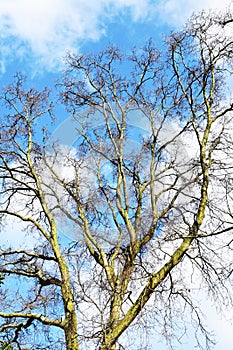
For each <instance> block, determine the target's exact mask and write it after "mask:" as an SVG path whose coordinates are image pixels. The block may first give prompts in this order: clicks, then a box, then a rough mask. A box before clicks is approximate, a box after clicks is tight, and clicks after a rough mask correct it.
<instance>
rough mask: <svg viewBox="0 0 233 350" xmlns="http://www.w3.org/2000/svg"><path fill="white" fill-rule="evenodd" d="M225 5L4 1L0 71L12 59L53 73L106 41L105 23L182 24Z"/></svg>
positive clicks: (149, 0) (179, 0)
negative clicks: (73, 55)
mask: <svg viewBox="0 0 233 350" xmlns="http://www.w3.org/2000/svg"><path fill="white" fill-rule="evenodd" d="M225 3H227V1H225V0H212V1H211V0H206V1H205V2H204V4H203V1H202V0H196V1H195V0H167V1H156V0H144V1H138V0H118V1H115V0H98V1H96V0H87V1H83V0H49V1H48V0H40V1H31V0H8V1H1V3H0V33H1V34H0V45H1V50H0V70H1V71H4V69H5V65H6V62H10V61H13V60H14V59H15V58H17V59H18V60H22V61H24V62H27V64H30V63H32V62H33V64H34V65H35V64H36V66H37V67H38V68H40V67H43V68H45V67H46V68H47V69H48V70H51V69H54V68H58V66H59V65H61V62H62V60H61V58H62V57H64V56H65V54H66V52H67V51H74V50H77V49H78V48H79V47H80V46H81V45H82V44H83V42H86V41H88V40H95V41H97V40H99V39H100V38H101V37H102V36H103V35H107V32H108V24H109V22H110V21H111V20H115V19H116V18H120V19H121V21H122V20H124V19H125V20H126V21H129V20H130V21H132V22H137V21H146V20H149V19H150V20H151V19H153V20H154V21H156V23H158V20H159V19H160V20H161V21H163V22H166V23H167V24H173V25H174V24H175V25H177V24H180V23H181V22H182V23H183V22H184V21H185V20H186V18H187V17H188V16H189V15H190V13H191V12H193V11H195V10H199V9H201V8H202V7H203V6H205V7H206V8H208V7H216V8H219V7H223V6H225Z"/></svg>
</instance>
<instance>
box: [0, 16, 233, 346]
mask: <svg viewBox="0 0 233 350" xmlns="http://www.w3.org/2000/svg"><path fill="white" fill-rule="evenodd" d="M231 18H232V17H231V16H230V14H229V13H227V15H221V16H219V15H216V14H214V13H211V14H208V15H206V14H205V13H202V14H199V15H196V16H193V17H192V18H191V20H190V22H189V23H188V24H187V26H186V27H185V28H184V30H183V31H181V32H179V33H173V34H171V35H170V37H169V38H168V39H167V41H166V48H167V51H166V54H163V53H161V52H159V50H158V49H156V48H155V46H154V44H153V43H152V42H149V43H147V44H146V45H145V47H143V48H142V49H140V50H136V49H133V50H132V53H131V55H130V56H127V55H123V54H121V53H120V51H119V50H118V49H117V48H114V47H109V48H107V49H106V50H105V51H104V52H101V53H99V54H97V55H88V56H82V55H78V56H76V55H69V56H68V58H67V71H66V73H65V76H64V79H63V80H62V81H61V83H60V84H59V85H58V86H59V91H60V97H61V101H62V103H63V104H65V105H66V107H67V110H68V112H70V113H72V114H73V118H74V119H75V120H76V122H77V140H76V143H75V145H72V147H71V149H69V150H68V148H67V147H65V146H64V145H60V146H59V145H58V144H53V145H50V146H52V147H50V148H49V149H48V148H47V141H46V133H45V132H44V133H40V132H39V131H38V126H37V123H38V121H39V120H40V119H39V118H44V117H45V116H47V115H48V114H50V113H51V110H52V106H51V104H50V102H49V100H48V99H49V97H48V92H47V91H46V90H45V91H43V92H38V91H36V90H33V89H29V90H28V91H26V90H25V88H23V81H22V78H21V77H20V76H18V77H17V81H16V84H13V85H11V86H9V87H7V88H5V91H4V94H3V96H2V99H3V101H4V103H5V105H6V106H7V107H8V108H10V112H9V113H7V114H6V116H5V117H4V119H3V122H2V129H1V130H2V131H1V155H0V162H1V163H0V176H1V188H2V189H1V210H0V213H1V217H2V223H3V225H4V220H5V219H7V218H8V217H15V218H17V219H19V220H20V221H22V222H24V223H25V227H26V228H27V231H28V232H29V234H30V235H36V237H35V239H34V242H35V243H34V246H32V247H30V248H29V249H22V250H13V249H6V247H4V248H2V250H1V270H0V272H1V273H2V274H4V275H5V280H6V282H5V284H4V287H2V297H3V298H4V306H3V308H2V311H1V313H0V317H1V319H2V323H1V328H0V329H1V334H2V341H4V342H5V343H6V342H10V343H13V344H16V346H18V348H19V349H23V346H28V344H29V345H30V346H32V345H33V343H34V340H33V339H34V338H33V334H36V332H38V331H39V332H40V335H39V336H38V338H37V342H35V344H36V346H37V347H36V348H41V349H42V348H48V344H50V345H49V346H50V348H53V346H54V345H52V344H53V342H56V345H55V346H54V349H58V348H59V346H60V348H66V349H68V350H69V349H73V350H74V349H79V348H85V347H86V346H89V347H93V348H98V349H99V350H115V349H123V348H124V342H125V336H124V334H126V333H128V334H129V335H130V332H139V330H140V329H142V330H143V331H145V330H146V329H147V330H148V332H150V328H151V327H152V324H156V325H157V326H160V329H161V333H162V334H163V335H164V336H165V337H166V338H167V340H168V343H170V345H172V343H171V338H172V336H175V337H177V338H179V337H180V333H179V329H178V326H176V325H177V319H178V317H179V314H180V318H181V320H182V312H183V310H185V309H186V308H188V309H189V310H190V314H191V319H192V320H193V321H195V322H196V323H195V328H196V334H197V342H198V345H199V347H200V348H201V347H202V345H201V343H200V342H199V339H200V338H199V336H200V334H199V333H202V334H203V335H204V337H205V339H206V344H205V346H204V348H205V349H206V348H209V345H210V344H211V338H210V337H209V334H208V332H207V330H206V329H205V327H204V324H203V322H202V318H201V313H200V310H199V309H198V307H197V305H195V300H194V299H193V298H192V288H194V287H197V286H198V288H205V289H206V290H207V291H208V292H209V293H210V295H212V296H213V297H214V298H215V300H218V301H220V302H222V301H225V300H226V298H228V300H229V301H230V300H231V295H230V290H229V278H230V276H231V274H232V268H231V266H232V265H231V264H232V238H231V232H232V228H233V221H232V212H231V205H232V187H231V183H232V176H231V168H232V167H231V161H230V159H231V157H232V156H231V149H232V140H231V128H232V121H231V117H232V110H233V104H232V101H231V97H230V96H229V92H228V79H229V77H230V76H231V74H232V58H233V41H232V38H231V36H230V33H229V31H228V26H229V25H231ZM42 120H43V119H42ZM137 125H142V127H141V129H140V130H141V131H140V130H139V129H137V128H136V127H135V126H137ZM133 138H134V139H135V140H136V142H135V143H134V144H133V146H132V145H131V144H130V139H133ZM48 141H49V139H48ZM184 149H186V151H184ZM62 169H63V170H64V169H66V172H63V171H62ZM62 223H63V224H64V223H65V224H66V229H67V230H70V231H72V236H73V237H76V242H73V243H71V245H70V246H69V247H68V248H67V247H66V246H65V243H64V239H62V238H59V235H58V232H59V230H62V229H64V226H62ZM65 233H66V232H65ZM190 275H191V276H193V279H195V278H198V280H199V282H197V281H195V283H193V282H192V278H190ZM13 279H14V280H16V281H18V282H17V283H16V284H15V288H13V290H10V291H9V290H8V287H9V286H8V283H10V282H11V281H12V280H13ZM7 280H9V282H8V283H7ZM12 298H14V299H12ZM12 300H14V302H13V303H12ZM148 318H149V325H148V324H147V322H148ZM77 319H78V321H79V325H77ZM174 320H176V322H174ZM184 327H185V326H184ZM184 329H185V328H184ZM49 330H50V331H49ZM42 332H43V334H44V337H42V334H41V333H42ZM63 333H64V339H63V335H62V334H63ZM134 334H137V333H134ZM136 345H138V347H139V348H140V349H142V345H139V341H136V343H135V344H133V343H132V344H131V343H129V340H128V344H127V348H132V349H133V348H134V347H135V346H136Z"/></svg>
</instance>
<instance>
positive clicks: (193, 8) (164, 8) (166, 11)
mask: <svg viewBox="0 0 233 350" xmlns="http://www.w3.org/2000/svg"><path fill="white" fill-rule="evenodd" d="M227 6H230V1H229V0H205V1H203V0H166V1H162V0H161V1H160V2H159V4H158V6H157V13H158V14H159V17H160V20H161V21H163V22H165V23H167V24H170V25H175V26H180V25H183V24H184V23H185V21H186V20H187V18H188V17H190V16H191V15H192V13H193V12H198V11H201V10H207V11H208V10H209V9H213V10H219V9H225V8H227Z"/></svg>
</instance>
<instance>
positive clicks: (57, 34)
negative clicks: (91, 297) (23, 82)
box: [0, 0, 233, 350]
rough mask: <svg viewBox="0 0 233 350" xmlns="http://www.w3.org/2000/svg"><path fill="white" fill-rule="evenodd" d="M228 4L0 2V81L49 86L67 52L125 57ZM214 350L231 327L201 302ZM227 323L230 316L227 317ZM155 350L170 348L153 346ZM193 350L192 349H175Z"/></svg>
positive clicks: (184, 0) (228, 338) (229, 336)
mask: <svg viewBox="0 0 233 350" xmlns="http://www.w3.org/2000/svg"><path fill="white" fill-rule="evenodd" d="M227 4H229V1H226V0H205V1H203V0H164V1H162V0H158V1H156V0H98V1H97V0H40V1H32V0H0V40H1V50H0V76H1V83H2V85H5V84H7V83H9V82H11V81H12V77H13V75H14V74H15V72H19V71H20V72H22V73H23V74H25V75H26V76H27V77H28V83H29V84H31V85H33V86H51V84H53V82H54V81H55V80H56V79H57V78H58V77H59V75H60V73H61V71H62V69H63V68H64V57H65V55H66V52H80V53H89V52H96V51H98V50H101V49H103V48H104V47H105V46H106V45H108V44H116V45H118V46H119V47H120V48H121V49H122V50H123V52H127V51H129V50H130V48H131V47H132V46H134V45H136V46H139V47H140V46H141V45H143V43H144V42H145V41H146V40H148V39H149V38H152V39H153V40H154V41H155V42H158V43H159V42H161V38H162V36H163V33H168V32H169V31H170V30H173V29H175V30H176V29H178V28H179V27H181V26H182V25H183V24H184V23H185V21H186V19H187V18H188V17H189V16H190V15H191V13H192V12H193V11H199V10H201V9H202V8H203V7H204V8H205V9H207V10H208V8H210V7H211V8H214V9H223V8H224V7H225V6H226V5H227ZM203 305H204V308H205V310H203V311H204V313H206V316H207V323H208V324H209V326H210V329H213V330H215V332H216V339H217V341H218V344H217V345H216V347H215V348H214V349H215V350H222V349H230V348H232V343H233V332H232V331H231V328H232V326H231V325H230V324H229V323H226V321H225V320H221V319H219V318H218V317H217V315H216V312H215V311H214V309H213V308H212V307H211V306H210V305H208V303H206V301H205V296H203ZM226 315H227V316H228V317H229V316H230V312H226ZM232 317H233V315H232ZM154 344H155V345H154V349H157V348H159V349H160V350H165V349H167V347H166V346H165V345H164V346H163V345H162V344H157V340H155V341H154ZM188 349H189V350H192V349H194V344H192V343H190V342H188V340H187V342H186V345H180V346H177V350H188Z"/></svg>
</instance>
